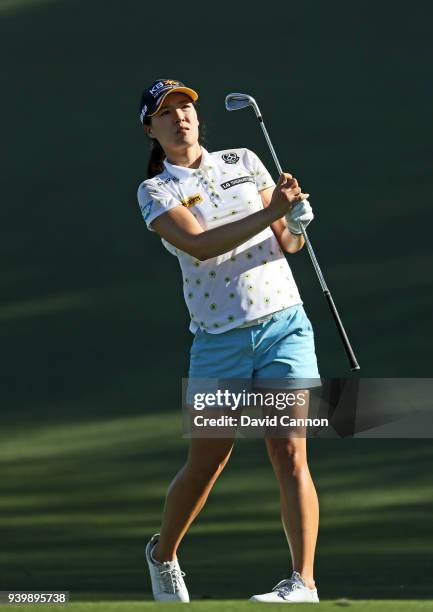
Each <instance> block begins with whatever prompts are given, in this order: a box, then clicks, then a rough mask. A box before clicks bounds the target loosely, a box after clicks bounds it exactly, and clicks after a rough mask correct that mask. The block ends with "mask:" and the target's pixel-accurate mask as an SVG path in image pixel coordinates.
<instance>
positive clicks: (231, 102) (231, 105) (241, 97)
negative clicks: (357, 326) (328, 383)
mask: <svg viewBox="0 0 433 612" xmlns="http://www.w3.org/2000/svg"><path fill="white" fill-rule="evenodd" d="M225 105H226V109H227V110H228V111H233V110H240V109H242V108H246V107H247V106H251V107H252V108H253V110H254V112H255V114H256V117H257V119H258V120H259V123H260V126H261V128H262V130H263V134H264V135H265V138H266V142H267V143H268V147H269V150H270V151H271V154H272V157H273V159H274V162H275V165H276V167H277V170H278V172H279V174H280V175H281V174H283V170H282V168H281V164H280V162H279V161H278V157H277V154H276V153H275V149H274V147H273V145H272V142H271V139H270V138H269V134H268V131H267V129H266V127H265V124H264V122H263V118H262V114H261V112H260V109H259V107H258V105H257V102H256V101H255V100H254V98H253V97H252V96H249V95H248V94H243V93H230V94H228V95H227V96H226V100H225ZM299 226H300V229H301V231H302V235H303V237H304V240H305V244H306V246H307V250H308V254H309V255H310V259H311V262H312V264H313V267H314V269H315V271H316V274H317V278H318V279H319V283H320V286H321V287H322V291H323V295H324V296H325V299H326V301H327V302H328V305H329V308H330V310H331V313H332V316H333V318H334V321H335V324H336V326H337V330H338V333H339V334H340V338H341V340H342V342H343V346H344V350H345V351H346V355H347V358H348V360H349V364H350V369H351V370H352V371H353V370H359V369H360V367H359V364H358V361H357V359H356V357H355V353H354V352H353V349H352V347H351V345H350V342H349V338H348V337H347V334H346V330H345V329H344V326H343V323H342V321H341V319H340V315H339V314H338V311H337V308H336V306H335V304H334V300H333V299H332V295H331V292H330V291H329V289H328V286H327V284H326V282H325V279H324V277H323V274H322V271H321V269H320V266H319V263H318V261H317V259H316V255H315V253H314V251H313V247H312V246H311V243H310V240H309V238H308V236H307V232H306V231H305V227H304V226H303V224H302V223H299Z"/></svg>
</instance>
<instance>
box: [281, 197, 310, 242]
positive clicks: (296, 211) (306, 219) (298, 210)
mask: <svg viewBox="0 0 433 612" xmlns="http://www.w3.org/2000/svg"><path fill="white" fill-rule="evenodd" d="M313 219H314V214H313V209H312V208H311V204H310V203H309V202H308V200H302V201H301V202H296V204H294V205H293V207H292V208H291V210H290V212H288V213H287V215H286V221H287V227H288V229H289V231H290V233H291V234H295V235H297V236H299V235H300V234H302V231H301V228H300V227H299V223H300V222H301V223H302V225H303V226H304V228H305V227H307V225H308V224H309V223H311V221H312V220H313Z"/></svg>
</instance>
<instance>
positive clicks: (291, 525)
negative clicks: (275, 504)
mask: <svg viewBox="0 0 433 612" xmlns="http://www.w3.org/2000/svg"><path fill="white" fill-rule="evenodd" d="M266 445H267V449H268V454H269V458H270V460H271V463H272V467H273V469H274V472H275V476H276V477H277V480H278V483H279V485H280V507H281V519H282V522H283V526H284V531H285V533H286V537H287V541H288V543H289V548H290V553H291V557H292V564H293V570H294V571H297V572H299V573H300V574H301V576H302V578H303V579H304V581H305V583H306V585H307V586H308V587H309V588H314V587H315V582H314V554H315V549H316V542H317V533H318V528H319V501H318V498H317V493H316V489H315V487H314V483H313V480H312V478H311V474H310V470H309V468H308V464H307V450H306V439H305V438H290V439H284V438H267V439H266Z"/></svg>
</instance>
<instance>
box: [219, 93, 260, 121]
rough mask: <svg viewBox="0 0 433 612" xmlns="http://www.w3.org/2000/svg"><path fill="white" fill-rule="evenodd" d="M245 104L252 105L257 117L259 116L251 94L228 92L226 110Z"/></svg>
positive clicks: (235, 108) (239, 107)
mask: <svg viewBox="0 0 433 612" xmlns="http://www.w3.org/2000/svg"><path fill="white" fill-rule="evenodd" d="M247 106H252V108H253V109H254V112H255V113H256V115H257V117H259V116H260V111H259V107H258V106H257V103H256V101H255V100H254V98H253V97H252V96H249V95H248V94H243V93H229V94H228V95H227V96H226V109H227V110H228V111H233V110H240V109H241V108H246V107H247Z"/></svg>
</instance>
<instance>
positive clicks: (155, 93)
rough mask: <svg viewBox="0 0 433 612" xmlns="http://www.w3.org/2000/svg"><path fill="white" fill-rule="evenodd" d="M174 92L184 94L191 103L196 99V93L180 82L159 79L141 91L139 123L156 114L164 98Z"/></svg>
mask: <svg viewBox="0 0 433 612" xmlns="http://www.w3.org/2000/svg"><path fill="white" fill-rule="evenodd" d="M175 91H179V92H181V93H184V94H186V95H187V96H189V97H190V98H191V100H192V101H193V102H195V101H196V100H197V99H198V93H197V92H196V91H194V90H193V89H191V88H190V87H187V86H186V85H184V84H183V83H181V82H180V81H173V80H172V79H159V80H158V81H155V82H154V83H152V85H150V87H146V89H145V90H144V91H143V95H142V96H141V102H140V108H139V111H140V121H141V123H144V119H145V118H146V117H152V115H154V114H155V113H157V112H158V111H159V107H160V106H161V104H162V103H163V102H164V100H165V97H166V96H167V95H168V94H169V93H174V92H175Z"/></svg>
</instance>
